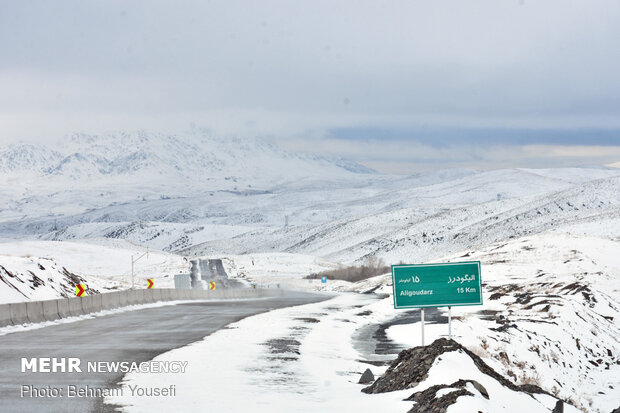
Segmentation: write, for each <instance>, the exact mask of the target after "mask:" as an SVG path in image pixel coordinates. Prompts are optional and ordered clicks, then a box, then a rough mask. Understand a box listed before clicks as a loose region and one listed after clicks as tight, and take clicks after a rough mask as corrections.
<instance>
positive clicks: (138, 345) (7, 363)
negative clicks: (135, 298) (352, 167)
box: [0, 293, 328, 413]
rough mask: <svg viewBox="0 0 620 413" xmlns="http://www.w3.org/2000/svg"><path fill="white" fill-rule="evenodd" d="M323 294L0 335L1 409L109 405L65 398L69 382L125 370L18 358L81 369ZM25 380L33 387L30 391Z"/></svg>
mask: <svg viewBox="0 0 620 413" xmlns="http://www.w3.org/2000/svg"><path fill="white" fill-rule="evenodd" d="M326 298H328V297H327V296H324V295H316V294H304V293H290V294H288V295H286V296H284V297H278V298H269V299H260V300H244V301H226V302H223V301H219V302H208V301H201V302H198V301H196V302H191V303H187V304H179V305H170V306H164V307H157V308H149V309H143V310H137V311H127V312H123V313H119V314H114V315H109V316H103V317H97V318H93V319H88V320H81V321H77V322H74V323H67V324H59V325H54V326H49V327H45V328H41V329H37V330H31V331H24V332H19V333H11V334H7V335H4V336H0V412H3V413H9V412H16V413H17V412H109V411H114V406H109V405H104V404H103V403H102V400H101V399H100V398H96V397H77V398H68V395H67V387H68V386H70V385H78V386H81V387H83V386H90V387H91V388H114V387H116V384H117V383H118V382H119V381H120V380H121V379H122V377H123V375H124V373H120V372H117V373H87V372H84V371H83V372H82V373H33V372H29V371H28V372H25V373H22V371H21V359H22V358H32V357H57V358H61V357H65V358H69V357H78V358H80V360H81V366H82V370H85V369H84V366H86V363H88V362H89V361H107V362H112V361H129V362H133V361H135V362H143V361H148V360H151V359H153V358H154V357H155V356H157V355H159V354H161V353H164V352H167V351H169V350H171V349H174V348H178V347H182V346H185V345H187V344H189V343H192V342H195V341H198V340H201V339H202V338H204V337H205V336H207V335H209V334H211V333H213V332H214V331H216V330H218V329H221V328H222V327H224V326H226V325H227V324H230V323H232V322H234V321H238V320H240V319H242V318H244V317H247V316H250V315H253V314H258V313H262V312H265V311H269V310H272V309H276V308H282V307H288V306H293V305H299V304H306V303H311V302H317V301H322V300H324V299H326ZM222 356H224V357H225V356H226V355H222ZM23 386H34V388H35V389H36V393H35V392H33V391H30V390H29V388H24V387H23ZM48 387H50V388H56V389H60V391H61V392H62V393H61V395H59V396H58V397H34V395H36V394H37V393H38V394H39V395H40V394H41V391H40V389H47V388H48ZM23 389H26V391H25V392H23V391H22V390H23Z"/></svg>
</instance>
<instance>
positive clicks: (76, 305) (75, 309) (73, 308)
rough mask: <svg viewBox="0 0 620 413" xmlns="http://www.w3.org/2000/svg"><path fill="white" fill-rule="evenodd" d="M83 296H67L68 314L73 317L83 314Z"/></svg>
mask: <svg viewBox="0 0 620 413" xmlns="http://www.w3.org/2000/svg"><path fill="white" fill-rule="evenodd" d="M83 299H84V297H72V298H68V299H67V300H68V302H69V314H70V315H71V316H73V317H77V316H79V315H82V314H84V312H83V311H82V300H83Z"/></svg>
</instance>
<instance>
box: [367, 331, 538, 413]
mask: <svg viewBox="0 0 620 413" xmlns="http://www.w3.org/2000/svg"><path fill="white" fill-rule="evenodd" d="M451 352H458V353H463V354H465V355H467V356H469V357H470V358H471V360H472V361H473V363H474V365H475V366H476V367H477V368H478V370H479V371H480V372H481V373H482V374H484V375H486V376H488V377H489V378H490V379H492V380H493V381H496V382H498V383H499V384H500V385H501V386H502V387H504V388H505V389H508V390H510V391H512V392H517V393H521V394H524V395H528V396H533V395H535V394H537V395H547V396H550V395H549V393H547V392H546V391H544V390H543V389H541V388H540V387H538V386H536V385H533V384H522V385H516V384H514V383H513V382H512V381H510V380H508V379H507V378H505V377H504V376H502V375H501V374H499V373H497V372H496V371H495V370H493V368H491V367H490V366H489V365H487V364H486V363H485V362H484V361H483V360H482V359H481V358H480V357H478V356H477V355H476V354H474V353H472V352H471V351H470V350H468V349H467V348H465V347H463V346H462V345H461V344H459V343H457V342H456V341H454V340H450V339H446V338H440V339H438V340H435V341H434V342H433V343H432V344H430V345H428V346H419V347H414V348H411V349H407V350H403V351H401V352H400V353H399V355H398V358H397V359H396V360H394V361H393V362H392V363H391V365H390V367H389V368H388V369H387V371H386V372H385V374H383V375H382V376H381V377H380V378H379V379H377V380H376V381H375V382H374V383H373V384H372V385H370V386H368V387H365V388H364V389H362V391H363V392H364V393H385V392H391V391H397V390H406V389H416V388H418V386H419V385H420V384H421V383H424V382H425V381H426V380H427V379H428V378H429V372H430V370H431V368H432V367H433V366H435V365H437V364H438V363H439V362H441V361H442V355H444V354H445V353H451ZM461 373H462V374H463V377H468V375H470V372H468V371H462V372H461ZM449 381H450V380H448V382H449ZM448 382H447V383H441V384H433V385H430V386H420V387H426V388H421V389H420V390H419V391H416V392H414V393H412V394H411V396H409V397H408V398H407V399H406V400H410V401H413V402H415V404H414V405H413V407H412V408H411V410H410V411H409V412H410V413H431V412H432V413H444V412H446V411H447V410H448V408H449V407H450V406H452V405H453V404H455V403H456V402H457V399H458V398H459V397H461V396H472V397H482V398H484V399H486V400H489V399H490V397H491V394H490V393H489V390H487V388H486V387H485V386H484V385H483V384H481V383H480V382H479V381H478V380H474V379H470V378H463V379H459V380H456V381H454V382H450V383H448ZM495 397H497V396H495Z"/></svg>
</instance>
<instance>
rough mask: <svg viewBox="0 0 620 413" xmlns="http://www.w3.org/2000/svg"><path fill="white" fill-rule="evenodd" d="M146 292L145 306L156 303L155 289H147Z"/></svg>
mask: <svg viewBox="0 0 620 413" xmlns="http://www.w3.org/2000/svg"><path fill="white" fill-rule="evenodd" d="M142 291H144V304H149V303H153V302H155V294H154V291H155V290H154V289H153V288H147V289H146V290H142Z"/></svg>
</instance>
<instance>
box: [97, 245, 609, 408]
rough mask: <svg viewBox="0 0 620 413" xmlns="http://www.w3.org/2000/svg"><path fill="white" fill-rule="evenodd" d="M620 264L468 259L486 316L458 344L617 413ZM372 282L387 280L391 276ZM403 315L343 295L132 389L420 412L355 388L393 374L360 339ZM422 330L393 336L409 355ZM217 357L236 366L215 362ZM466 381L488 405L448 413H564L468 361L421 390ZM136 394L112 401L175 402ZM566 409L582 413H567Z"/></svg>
mask: <svg viewBox="0 0 620 413" xmlns="http://www.w3.org/2000/svg"><path fill="white" fill-rule="evenodd" d="M618 254H620V245H618V243H617V242H614V241H610V240H605V239H600V238H592V237H581V238H577V237H574V236H570V235H558V234H544V235H540V236H533V237H525V238H521V239H516V240H513V241H510V242H507V243H498V244H494V245H491V246H489V247H487V248H485V249H481V250H478V251H476V252H473V251H465V252H464V254H461V255H468V256H467V259H474V260H480V261H481V262H482V264H483V267H482V270H483V281H484V284H485V290H484V306H482V307H458V308H454V309H453V311H452V313H453V317H454V319H453V334H454V338H455V339H456V340H457V341H458V342H460V343H462V344H464V345H465V346H466V347H468V348H469V349H470V350H472V351H474V352H475V353H476V354H478V355H479V356H481V357H482V358H483V360H484V361H485V362H487V364H489V365H490V366H491V367H493V368H494V369H495V370H496V371H497V372H500V373H502V374H503V375H504V376H506V377H510V378H511V379H512V380H514V381H515V382H516V383H518V384H520V383H534V384H537V385H539V386H541V387H542V388H543V389H544V390H546V391H548V392H549V393H551V394H553V395H556V396H558V397H560V398H562V399H564V400H570V401H571V402H572V403H574V404H575V405H576V406H577V407H579V408H581V409H583V410H584V411H600V412H608V411H611V410H613V409H614V408H615V407H617V404H618V395H617V391H615V389H617V388H618V386H620V366H619V365H618V364H617V358H618V355H617V348H618V342H619V341H620V333H619V331H620V329H619V328H618V327H620V325H619V321H618V318H617V309H618V305H619V304H620V285H618V283H617V281H615V280H617V277H618V274H620V267H619V266H618V262H617V260H616V259H615V257H617V256H618ZM462 258H463V257H462V256H453V257H445V259H443V260H442V261H454V260H459V259H462ZM375 281H376V282H379V283H380V282H385V283H389V282H390V280H389V277H384V276H379V277H377V278H376V280H375ZM369 283H372V280H369V281H366V282H360V283H358V284H357V285H356V287H353V288H351V289H358V290H364V289H366V288H367V287H368V284H369ZM506 288H509V289H510V292H505V289H506ZM385 291H390V289H389V288H386V289H385ZM561 292H563V294H562V293H561ZM584 292H585V294H584ZM497 295H499V296H497ZM547 305H548V307H547ZM398 311H402V310H394V308H393V302H392V298H391V297H387V298H383V299H380V298H376V297H375V296H368V295H363V294H357V293H344V294H341V295H338V296H336V297H335V298H333V299H331V300H329V301H326V302H322V303H317V304H309V305H305V306H302V307H295V308H288V309H282V310H277V311H272V312H269V313H266V314H261V315H257V316H254V317H250V318H247V319H245V320H242V321H240V322H238V323H234V324H233V325H230V326H229V328H227V329H224V330H221V331H218V332H216V333H215V334H212V335H210V336H209V337H206V338H205V340H204V341H202V342H198V343H194V344H192V345H190V346H188V347H185V348H182V349H178V350H173V351H171V352H168V353H165V354H163V355H161V356H159V358H160V359H164V360H187V361H189V369H188V373H187V374H186V375H143V374H142V375H141V374H130V375H128V376H126V378H125V382H124V385H125V386H128V385H138V386H159V385H162V386H163V385H164V384H167V385H170V384H175V385H177V388H178V389H180V391H182V392H184V394H185V395H187V396H189V395H191V397H187V399H190V400H189V401H188V402H187V404H184V405H183V407H184V409H186V410H187V411H200V410H201V409H204V408H209V409H210V410H213V411H233V410H246V409H257V410H261V411H290V408H291V406H295V410H296V411H343V410H344V411H348V410H353V411H356V410H359V411H406V410H408V409H409V408H410V407H411V402H403V401H402V400H403V399H404V398H406V397H408V396H409V395H411V393H412V391H413V390H407V391H398V392H392V393H386V394H380V395H367V394H363V393H361V392H360V390H361V388H362V387H363V386H361V385H359V384H357V381H358V380H359V377H360V375H361V373H362V372H363V371H364V370H365V369H366V368H367V367H370V368H371V369H372V371H373V373H375V375H377V374H380V373H382V372H383V371H384V370H385V368H386V366H372V365H370V364H368V363H367V362H364V360H367V361H373V360H375V361H376V360H385V359H386V356H385V355H380V354H375V353H374V350H373V349H374V346H373V345H372V344H371V345H370V346H369V345H368V343H364V337H363V335H360V334H359V332H360V331H363V330H364V327H365V326H368V325H375V324H380V323H385V322H388V321H389V320H391V319H392V318H393V317H394V316H396V315H398V314H397V313H398ZM419 331H420V325H419V323H415V324H405V325H399V324H396V325H392V326H390V327H389V328H388V329H387V335H388V337H389V339H391V340H392V341H393V342H394V343H395V344H400V345H402V346H403V348H404V347H411V346H416V345H419V344H420V334H419ZM425 331H426V332H425V334H426V340H427V343H429V342H431V341H433V340H434V339H436V338H439V337H445V336H447V333H448V332H447V326H446V325H445V324H429V325H427V326H426V329H425ZM369 339H370V338H369V337H366V340H369ZM369 349H371V350H369ZM608 351H610V352H611V353H608ZM219 354H231V357H226V358H221V357H217V356H215V355H219ZM610 354H611V355H610ZM393 357H394V356H392V358H393ZM388 358H389V357H388ZM455 366H460V367H459V368H455ZM458 379H473V380H476V381H478V382H480V383H482V384H483V386H484V387H485V388H486V389H487V390H488V391H489V393H490V395H491V398H490V399H489V400H486V399H485V398H484V397H482V396H480V395H479V394H478V393H477V392H475V393H474V394H477V396H475V397H465V398H463V401H460V402H459V403H458V405H455V406H454V409H451V410H449V411H470V410H468V409H470V408H472V409H474V408H475V409H477V410H471V411H478V410H480V411H484V412H498V411H506V412H514V411H540V412H547V411H549V410H550V409H551V408H552V407H553V406H554V404H555V400H554V399H553V398H552V397H549V396H545V395H537V396H536V398H532V397H530V396H528V395H524V394H519V393H518V392H514V391H512V390H510V389H507V388H504V387H503V386H502V385H501V384H500V383H497V382H495V381H494V380H493V379H492V378H490V377H484V374H483V373H481V372H480V371H479V370H478V369H477V368H476V367H475V366H474V365H473V363H472V361H471V359H469V358H468V356H466V355H464V354H460V353H449V354H447V355H446V356H445V357H442V358H441V360H438V361H436V363H435V364H434V365H433V368H432V369H431V371H430V373H429V377H428V379H427V380H426V381H424V382H423V383H420V384H419V385H418V386H417V387H416V388H415V390H416V391H422V390H424V389H426V388H429V387H430V386H432V385H436V384H450V383H452V382H454V381H456V380H458ZM199 388H203V389H204V388H208V389H209V391H208V392H200V391H199ZM129 394H130V392H129V391H126V392H124V395H125V396H124V397H122V398H109V399H107V401H108V402H110V403H119V404H123V405H127V406H128V407H126V409H125V410H126V411H129V412H131V411H136V412H141V411H149V410H150V409H153V408H154V407H155V406H156V404H159V403H164V404H165V403H166V401H163V402H162V401H155V400H153V399H149V398H132V397H130V396H129ZM237 394H243V395H244V397H242V398H238V397H235V395H237ZM180 395H181V394H180ZM170 403H173V404H174V403H178V400H175V401H170ZM173 404H171V405H170V406H169V407H170V408H172V407H173ZM159 406H160V408H161V405H159ZM565 411H576V410H571V409H570V408H569V407H568V406H567V407H566V410H565Z"/></svg>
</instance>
